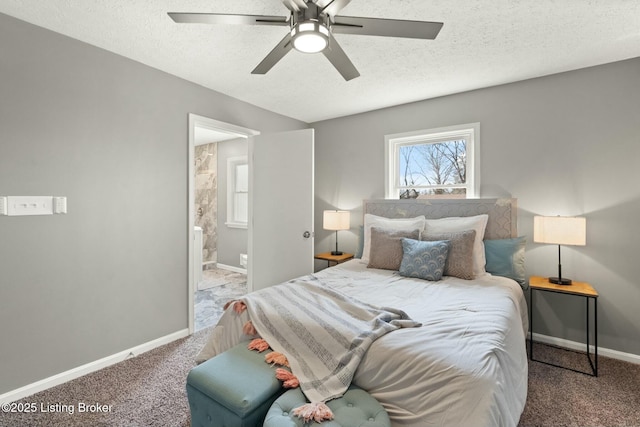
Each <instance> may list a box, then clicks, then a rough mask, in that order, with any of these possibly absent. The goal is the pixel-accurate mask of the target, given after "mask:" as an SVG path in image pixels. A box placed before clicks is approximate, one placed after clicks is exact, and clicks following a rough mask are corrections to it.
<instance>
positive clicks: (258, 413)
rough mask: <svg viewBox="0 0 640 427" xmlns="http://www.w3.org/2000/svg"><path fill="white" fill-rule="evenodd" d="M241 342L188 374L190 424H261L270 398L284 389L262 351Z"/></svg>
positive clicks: (228, 426)
mask: <svg viewBox="0 0 640 427" xmlns="http://www.w3.org/2000/svg"><path fill="white" fill-rule="evenodd" d="M247 344H248V342H243V343H240V344H238V345H236V346H235V347H233V348H231V349H229V350H227V351H225V352H224V353H221V354H219V355H217V356H215V357H213V358H211V359H209V360H207V361H206V362H204V363H202V364H200V365H198V366H196V367H195V368H193V369H192V370H191V371H190V372H189V375H188V376H187V398H188V399H189V408H190V409H191V426H192V427H204V426H207V427H255V426H260V425H262V422H263V420H264V417H265V414H266V413H267V411H268V410H269V407H270V406H271V404H272V403H273V401H274V400H275V399H276V398H277V397H278V396H280V394H282V392H284V389H283V388H282V384H281V383H280V381H278V380H277V379H276V377H275V369H274V368H272V367H271V366H270V365H269V364H268V363H266V362H265V361H264V355H265V353H258V352H257V351H251V350H248V349H247Z"/></svg>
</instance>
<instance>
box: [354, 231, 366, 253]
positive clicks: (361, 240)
mask: <svg viewBox="0 0 640 427" xmlns="http://www.w3.org/2000/svg"><path fill="white" fill-rule="evenodd" d="M362 252H364V225H361V226H360V228H359V229H358V248H357V249H356V254H355V256H354V258H362Z"/></svg>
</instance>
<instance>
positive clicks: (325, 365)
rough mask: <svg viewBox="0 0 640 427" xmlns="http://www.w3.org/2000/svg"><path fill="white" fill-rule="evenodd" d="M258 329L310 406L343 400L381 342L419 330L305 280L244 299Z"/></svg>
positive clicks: (399, 315)
mask: <svg viewBox="0 0 640 427" xmlns="http://www.w3.org/2000/svg"><path fill="white" fill-rule="evenodd" d="M242 301H243V302H244V303H245V304H246V306H247V311H248V314H249V317H250V319H251V322H252V323H253V326H254V327H255V329H256V330H257V331H258V334H259V335H260V336H261V337H262V338H263V339H265V340H266V341H267V342H268V343H269V345H270V346H271V348H272V349H273V350H275V351H277V352H280V353H283V354H284V355H285V356H286V357H287V359H288V360H289V364H290V366H291V371H292V373H293V374H294V375H295V376H296V377H298V380H299V381H300V387H301V389H302V391H303V392H304V394H305V395H306V397H307V399H309V401H310V402H326V401H328V400H331V399H334V398H337V397H340V396H342V395H343V394H344V393H345V391H346V390H347V388H348V387H349V384H351V380H352V378H353V375H354V374H355V371H356V369H357V367H358V364H359V363H360V360H361V359H362V357H363V356H364V354H365V353H366V351H367V349H368V348H369V346H370V345H371V343H373V341H375V340H376V339H377V338H379V337H381V336H383V335H384V334H386V333H388V332H391V331H393V330H396V329H398V328H403V327H418V326H420V323H418V322H414V321H413V320H411V319H409V317H408V316H407V314H406V313H404V312H402V311H400V310H395V309H391V308H378V307H374V306H372V305H369V304H366V303H363V302H361V301H358V300H356V299H354V298H352V297H349V296H346V295H344V294H342V293H339V292H337V291H335V290H333V289H331V288H328V287H325V286H323V285H322V284H321V283H320V282H319V281H318V279H316V278H315V277H314V276H305V277H303V278H300V279H296V280H292V281H290V282H287V283H283V284H280V285H277V286H272V287H270V288H266V289H262V290H260V291H256V292H253V293H250V294H248V295H247V296H245V297H243V298H242Z"/></svg>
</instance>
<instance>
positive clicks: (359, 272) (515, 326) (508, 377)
mask: <svg viewBox="0 0 640 427" xmlns="http://www.w3.org/2000/svg"><path fill="white" fill-rule="evenodd" d="M316 277H318V279H320V280H321V281H322V282H323V283H324V284H325V285H326V286H330V287H333V288H337V289H339V290H340V291H342V292H344V293H346V294H348V295H351V296H353V297H356V298H358V299H360V300H362V301H364V302H368V303H370V304H375V305H379V306H387V307H394V308H398V309H401V310H404V311H405V312H406V313H407V314H408V315H409V316H410V317H411V318H412V319H414V320H416V321H418V322H422V324H423V326H422V327H421V328H409V329H401V330H397V331H394V332H391V333H389V334H387V335H385V336H383V337H381V338H379V339H378V340H376V341H375V342H374V343H373V344H372V346H371V348H370V349H369V351H368V352H367V353H366V355H365V357H364V358H363V360H362V362H361V363H360V366H359V367H358V369H357V371H356V374H355V377H354V379H353V382H354V383H355V384H356V385H358V386H359V387H361V388H363V389H365V390H367V391H368V392H369V393H370V394H371V395H372V396H374V397H375V398H376V399H377V400H378V401H379V402H380V403H381V404H382V405H383V406H384V407H385V409H386V410H387V412H388V413H389V416H390V417H391V421H392V424H393V426H394V427H396V426H412V427H424V426H479V427H482V426H485V427H496V426H515V425H517V424H518V420H519V418H520V414H521V413H522V410H523V408H524V404H525V400H526V395H527V356H526V349H525V334H526V331H527V328H528V324H527V306H526V302H525V299H524V295H523V292H522V290H521V288H520V286H519V285H518V284H517V283H516V282H514V281H512V280H510V279H506V278H502V277H494V276H491V275H488V274H487V275H486V276H483V277H482V278H480V279H476V280H473V281H467V280H461V279H456V278H452V277H447V278H445V279H444V280H442V281H440V282H428V281H424V280H419V279H408V278H404V277H402V276H400V275H399V274H398V273H397V272H393V271H387V270H377V269H368V268H366V265H365V264H363V263H361V262H360V261H359V260H353V261H349V262H347V263H344V264H340V265H338V266H336V267H333V268H328V269H325V270H322V271H321V272H319V273H316ZM231 319H232V317H231V316H223V317H222V319H221V320H220V322H219V324H218V326H217V327H216V328H215V329H214V331H213V333H212V336H211V341H210V342H209V343H208V344H207V346H205V349H203V352H202V354H201V357H200V359H203V358H208V357H211V356H213V355H215V354H217V353H218V352H220V351H224V350H226V349H227V348H229V347H230V346H231V345H234V344H235V343H236V342H237V341H238V336H240V335H241V325H240V326H238V323H237V322H235V324H231ZM239 328H240V329H239Z"/></svg>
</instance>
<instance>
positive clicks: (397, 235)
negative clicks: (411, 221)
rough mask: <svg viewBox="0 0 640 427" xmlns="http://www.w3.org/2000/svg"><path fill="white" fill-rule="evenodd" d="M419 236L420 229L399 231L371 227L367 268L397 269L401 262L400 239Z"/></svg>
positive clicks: (417, 237)
mask: <svg viewBox="0 0 640 427" xmlns="http://www.w3.org/2000/svg"><path fill="white" fill-rule="evenodd" d="M403 238H408V239H414V240H417V239H419V238H420V230H418V229H416V230H413V231H399V230H386V229H384V228H379V227H371V249H370V252H369V264H368V265H367V267H368V268H381V269H384V270H399V269H400V263H401V262H402V254H403V252H402V239H403Z"/></svg>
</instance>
